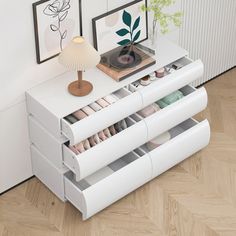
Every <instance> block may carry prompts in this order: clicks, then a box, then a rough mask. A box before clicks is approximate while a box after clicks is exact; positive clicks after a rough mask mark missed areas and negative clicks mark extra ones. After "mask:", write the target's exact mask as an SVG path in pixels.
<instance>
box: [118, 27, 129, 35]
mask: <svg viewBox="0 0 236 236" xmlns="http://www.w3.org/2000/svg"><path fill="white" fill-rule="evenodd" d="M116 33H117V34H118V35H119V36H125V35H126V34H128V33H130V32H129V31H128V30H127V29H125V28H123V29H120V30H118V31H116Z"/></svg>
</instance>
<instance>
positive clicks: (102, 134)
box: [98, 131, 107, 141]
mask: <svg viewBox="0 0 236 236" xmlns="http://www.w3.org/2000/svg"><path fill="white" fill-rule="evenodd" d="M98 137H99V138H100V139H101V140H102V141H104V140H106V139H107V137H106V135H105V134H104V132H103V131H100V132H99V133H98Z"/></svg>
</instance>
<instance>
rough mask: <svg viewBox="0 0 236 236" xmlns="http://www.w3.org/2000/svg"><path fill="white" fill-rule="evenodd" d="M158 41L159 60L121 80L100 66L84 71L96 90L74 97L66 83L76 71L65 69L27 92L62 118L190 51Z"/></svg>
mask: <svg viewBox="0 0 236 236" xmlns="http://www.w3.org/2000/svg"><path fill="white" fill-rule="evenodd" d="M157 45H158V46H157V53H156V54H157V55H156V64H155V65H153V66H150V67H148V68H147V69H144V70H142V71H140V72H138V73H136V74H134V75H132V76H130V77H129V78H127V79H124V80H123V81H121V82H116V81H115V80H113V79H111V78H110V77H109V76H107V75H106V74H104V73H103V72H102V71H100V70H99V69H97V68H94V69H91V70H88V71H87V72H85V73H84V74H83V79H85V80H88V81H90V82H91V83H92V84H93V91H92V92H91V93H90V94H89V95H87V96H85V97H75V96H72V95H70V94H69V93H68V90H67V86H68V84H69V83H70V82H72V81H75V80H76V79H77V78H76V72H66V73H64V74H62V75H60V76H57V77H55V78H53V79H50V80H48V81H46V82H44V83H42V84H40V85H37V86H36V87H34V88H32V89H30V90H29V91H27V95H30V97H32V98H34V99H35V100H36V101H37V102H39V103H40V104H41V105H42V106H44V107H45V108H46V109H47V110H49V111H50V112H51V113H52V114H54V115H55V116H56V117H58V118H63V117H65V116H66V115H68V114H71V113H72V112H74V111H76V110H77V109H80V108H82V107H84V106H86V105H88V104H90V103H92V102H94V101H95V100H97V99H98V98H101V97H103V96H106V95H108V94H110V93H112V92H114V91H116V90H118V89H120V88H122V87H124V86H126V85H128V84H130V83H132V82H134V81H136V80H138V79H140V78H142V77H144V76H146V75H147V74H150V73H152V72H153V71H155V70H157V69H159V68H161V67H163V66H166V65H168V64H169V63H171V62H173V61H176V60H178V59H180V58H182V57H184V56H186V55H187V54H188V52H187V51H186V50H185V49H183V48H181V47H179V46H178V45H176V44H174V43H172V42H170V41H168V40H166V39H163V38H160V39H159V41H158V43H157Z"/></svg>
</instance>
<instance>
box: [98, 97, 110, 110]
mask: <svg viewBox="0 0 236 236" xmlns="http://www.w3.org/2000/svg"><path fill="white" fill-rule="evenodd" d="M96 103H98V105H100V106H101V107H102V108H105V107H107V106H109V105H110V104H109V103H108V102H107V101H105V100H104V99H102V98H100V99H98V100H97V101H96Z"/></svg>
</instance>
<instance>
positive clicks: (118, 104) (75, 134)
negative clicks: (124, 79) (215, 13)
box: [61, 88, 142, 145]
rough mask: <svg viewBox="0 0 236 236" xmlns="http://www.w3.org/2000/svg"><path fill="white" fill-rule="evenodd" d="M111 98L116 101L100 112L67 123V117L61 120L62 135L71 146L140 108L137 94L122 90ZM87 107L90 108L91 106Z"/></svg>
mask: <svg viewBox="0 0 236 236" xmlns="http://www.w3.org/2000/svg"><path fill="white" fill-rule="evenodd" d="M108 96H109V95H108ZM111 96H113V98H114V97H115V98H116V100H117V101H115V102H114V101H113V102H112V103H111V104H109V105H108V106H106V107H101V109H100V110H98V111H96V112H94V113H92V114H89V115H88V116H86V117H85V118H83V119H81V120H77V121H75V122H69V121H68V116H67V117H64V118H63V119H62V120H61V129H62V133H63V134H64V135H65V136H66V137H67V138H68V139H69V141H70V144H71V145H74V144H76V143H79V142H80V141H82V140H84V139H86V138H88V137H90V136H92V135H93V134H95V133H97V132H99V131H101V130H103V129H104V128H106V127H109V126H110V125H112V124H114V123H115V122H117V121H119V120H121V119H123V118H125V117H127V116H129V115H131V114H133V113H135V112H136V111H137V110H139V109H141V108H142V98H141V96H140V94H139V93H138V92H134V93H131V92H130V91H128V90H127V89H126V88H122V89H120V90H118V91H116V92H114V93H113V94H111ZM105 101H106V100H105ZM94 103H96V102H94ZM96 105H97V104H96ZM88 106H89V108H91V106H92V104H89V105H88ZM81 110H83V108H81Z"/></svg>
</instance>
